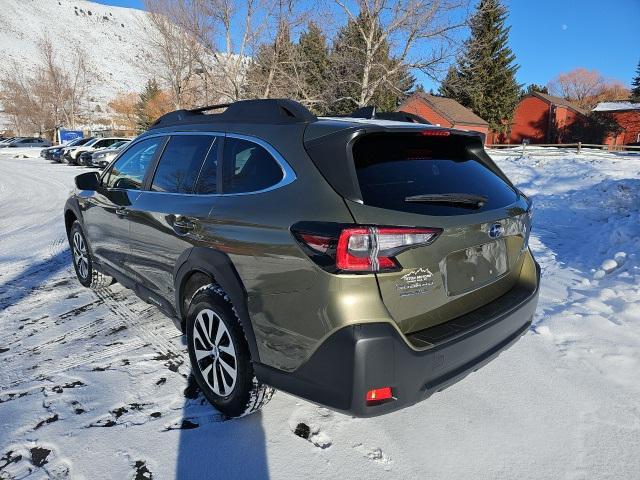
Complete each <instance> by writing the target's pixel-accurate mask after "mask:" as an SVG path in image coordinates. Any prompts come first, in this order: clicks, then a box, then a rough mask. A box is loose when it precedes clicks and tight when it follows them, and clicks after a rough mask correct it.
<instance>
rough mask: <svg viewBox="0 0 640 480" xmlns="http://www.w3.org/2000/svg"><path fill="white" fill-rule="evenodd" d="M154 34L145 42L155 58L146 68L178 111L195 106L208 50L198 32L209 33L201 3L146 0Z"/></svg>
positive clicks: (180, 0)
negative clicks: (200, 72)
mask: <svg viewBox="0 0 640 480" xmlns="http://www.w3.org/2000/svg"><path fill="white" fill-rule="evenodd" d="M145 5H146V8H147V10H148V11H149V20H150V22H151V26H152V31H151V33H150V34H149V35H148V36H147V38H146V42H147V44H148V46H149V47H150V50H151V53H152V57H153V58H151V59H150V62H149V64H148V65H145V66H144V67H145V68H146V70H147V73H148V74H149V75H150V77H152V78H158V79H159V80H160V81H161V83H162V84H163V85H164V86H166V87H167V88H168V89H169V90H170V92H171V96H172V99H173V103H174V106H175V108H184V107H185V106H189V105H190V104H193V103H194V101H195V99H194V97H195V96H197V82H198V78H197V72H198V71H199V70H200V69H201V65H202V62H203V56H204V53H205V49H204V46H203V44H202V43H201V42H200V38H199V32H201V31H203V30H206V18H205V17H204V16H203V4H202V2H201V1H199V0H194V1H188V0H177V1H173V0H145Z"/></svg>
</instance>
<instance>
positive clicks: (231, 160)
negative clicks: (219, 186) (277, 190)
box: [223, 137, 284, 193]
mask: <svg viewBox="0 0 640 480" xmlns="http://www.w3.org/2000/svg"><path fill="white" fill-rule="evenodd" d="M224 167H225V168H224V172H225V173H224V179H223V188H224V193H243V192H256V191H259V190H264V189H265V188H269V187H271V186H273V185H275V184H276V183H278V182H279V181H280V180H282V177H283V176H284V174H283V172H282V169H281V168H280V165H278V162H276V160H275V159H274V158H273V157H272V156H271V154H270V153H269V152H267V150H266V149H265V148H264V147H262V146H260V145H258V144H256V143H253V142H250V141H247V140H242V139H239V138H231V137H229V138H227V139H226V140H225V144H224Z"/></svg>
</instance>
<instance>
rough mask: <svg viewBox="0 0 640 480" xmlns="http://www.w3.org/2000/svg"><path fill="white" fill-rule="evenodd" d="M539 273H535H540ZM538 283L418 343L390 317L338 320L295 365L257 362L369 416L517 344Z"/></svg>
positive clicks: (276, 382) (273, 380) (290, 383)
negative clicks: (431, 342) (466, 325)
mask: <svg viewBox="0 0 640 480" xmlns="http://www.w3.org/2000/svg"><path fill="white" fill-rule="evenodd" d="M538 275H539V272H538ZM537 303H538V289H537V288H536V290H535V291H533V292H529V295H527V296H526V299H524V301H522V302H521V303H519V304H518V305H517V306H516V307H514V308H512V309H510V310H509V311H507V312H504V313H503V314H501V315H498V316H496V317H493V318H488V319H487V321H486V322H484V323H482V324H480V325H475V326H474V328H471V329H469V331H467V332H463V333H461V334H460V335H457V336H455V337H453V338H452V339H450V340H448V341H444V342H442V343H440V344H438V345H436V346H433V347H431V348H427V349H424V350H414V349H413V348H411V347H409V346H408V345H407V343H406V341H405V340H404V339H403V338H402V336H401V334H400V333H399V332H398V331H397V330H396V329H395V328H394V327H393V326H392V325H390V324H388V323H370V324H358V325H353V326H348V327H344V328H342V329H340V330H338V331H337V332H335V333H334V334H333V335H331V336H330V337H329V338H327V340H325V341H324V342H323V343H322V345H320V347H319V348H318V349H317V350H316V352H315V353H314V354H313V355H312V356H311V357H310V358H309V360H307V362H305V363H304V364H303V365H302V366H301V367H300V368H298V369H297V370H295V371H294V372H284V371H281V370H278V369H274V368H271V367H268V366H266V365H262V364H256V365H255V371H256V375H257V376H258V378H259V379H260V380H261V381H263V382H264V383H267V384H269V385H272V386H274V387H276V388H278V389H281V390H284V391H287V392H289V393H292V394H294V395H297V396H300V397H302V398H305V399H307V400H310V401H312V402H316V403H319V404H322V405H326V406H328V407H330V408H333V409H335V410H340V411H343V412H345V413H348V414H351V415H355V416H358V417H372V416H376V415H381V414H384V413H388V412H391V411H394V410H398V409H401V408H404V407H408V406H410V405H413V404H414V403H417V402H419V401H421V400H424V399H426V398H428V397H429V396H431V395H432V394H433V393H436V392H438V391H440V390H443V389H444V388H446V387H448V386H450V385H452V384H454V383H456V382H457V381H459V380H461V379H462V378H463V377H465V376H466V375H468V374H469V373H471V372H473V371H475V370H477V369H479V368H480V367H482V366H483V365H485V364H486V363H488V362H489V361H491V360H492V359H493V358H495V357H496V356H497V355H498V354H499V353H500V352H501V351H503V350H505V349H506V348H508V347H509V346H511V345H512V344H513V343H515V342H516V341H517V340H518V339H519V337H520V336H521V335H523V334H524V333H525V332H526V331H527V330H528V328H529V326H530V325H531V321H532V319H533V315H534V313H535V310H536V306H537ZM383 387H391V388H392V389H393V396H394V400H392V401H387V402H381V403H377V404H371V403H369V404H368V403H367V402H366V394H367V392H368V391H369V390H371V389H374V388H383Z"/></svg>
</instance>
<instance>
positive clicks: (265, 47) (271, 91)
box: [245, 21, 294, 98]
mask: <svg viewBox="0 0 640 480" xmlns="http://www.w3.org/2000/svg"><path fill="white" fill-rule="evenodd" d="M293 51H294V46H293V43H292V42H291V31H290V28H289V25H288V24H287V23H286V22H284V21H283V22H280V24H279V26H278V30H277V32H276V36H275V38H274V40H273V42H271V43H265V44H262V45H260V47H259V48H258V52H257V53H256V55H255V58H254V59H253V62H251V66H250V67H249V70H248V72H247V82H246V88H247V90H248V91H247V92H245V94H246V95H247V96H249V97H251V98H279V97H290V96H291V84H290V80H291V77H292V75H293V73H294V72H293Z"/></svg>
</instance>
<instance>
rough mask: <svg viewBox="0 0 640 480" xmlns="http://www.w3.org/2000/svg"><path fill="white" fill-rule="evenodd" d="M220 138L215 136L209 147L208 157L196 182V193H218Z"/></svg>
mask: <svg viewBox="0 0 640 480" xmlns="http://www.w3.org/2000/svg"><path fill="white" fill-rule="evenodd" d="M219 144H220V138H219V137H215V140H214V141H213V145H212V146H211V148H210V149H209V153H208V154H207V158H206V160H205V161H204V165H202V169H201V170H200V175H199V176H198V182H197V183H196V193H202V194H212V193H218V150H219Z"/></svg>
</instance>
